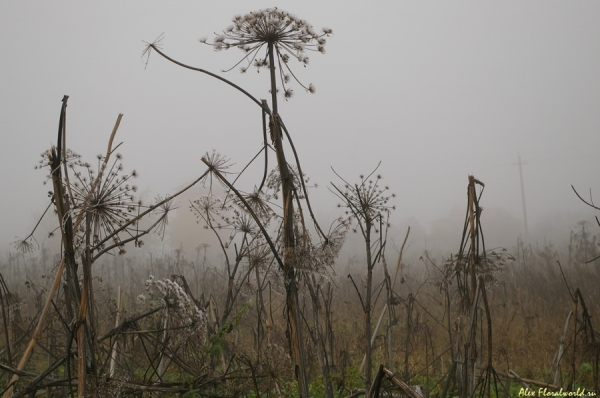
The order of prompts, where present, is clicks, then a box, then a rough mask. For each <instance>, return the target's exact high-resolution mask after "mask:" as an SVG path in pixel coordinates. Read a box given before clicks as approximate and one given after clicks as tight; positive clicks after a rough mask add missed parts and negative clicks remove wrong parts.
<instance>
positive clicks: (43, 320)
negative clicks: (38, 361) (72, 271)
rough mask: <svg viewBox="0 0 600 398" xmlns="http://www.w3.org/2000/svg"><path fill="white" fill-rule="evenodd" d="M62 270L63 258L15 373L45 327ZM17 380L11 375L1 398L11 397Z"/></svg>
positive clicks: (27, 356) (22, 365) (27, 357)
mask: <svg viewBox="0 0 600 398" xmlns="http://www.w3.org/2000/svg"><path fill="white" fill-rule="evenodd" d="M64 270H65V259H64V258H63V259H62V260H61V261H60V263H59V264H58V270H57V271H56V276H55V277H54V282H53V283H52V287H51V288H50V291H49V292H48V298H47V299H46V303H45V304H44V308H43V309H42V313H41V314H40V318H39V319H38V323H37V326H36V328H35V331H34V332H33V336H32V337H31V340H30V341H29V344H28V345H27V348H26V349H25V352H24V353H23V356H22V357H21V361H19V364H18V365H17V368H16V370H17V371H22V370H23V369H24V368H25V365H26V364H27V361H28V360H29V357H31V354H32V352H33V348H34V347H35V345H36V343H37V341H38V339H39V338H40V336H41V335H42V329H43V328H44V326H45V325H46V319H47V318H48V314H49V313H50V307H51V306H52V298H53V297H54V295H55V294H56V290H57V289H58V285H60V279H61V277H62V274H63V271H64ZM18 380H19V374H18V373H15V374H14V375H13V377H12V378H11V379H10V383H9V386H10V387H9V388H8V389H7V390H6V392H5V393H4V396H3V398H8V397H10V396H11V395H12V393H13V388H14V385H15V383H16V382H17V381H18Z"/></svg>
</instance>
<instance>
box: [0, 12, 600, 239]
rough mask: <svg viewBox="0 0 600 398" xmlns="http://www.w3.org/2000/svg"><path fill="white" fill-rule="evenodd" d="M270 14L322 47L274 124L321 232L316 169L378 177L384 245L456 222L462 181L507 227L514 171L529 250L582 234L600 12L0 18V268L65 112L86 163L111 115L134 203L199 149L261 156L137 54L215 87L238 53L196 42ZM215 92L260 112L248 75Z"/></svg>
mask: <svg viewBox="0 0 600 398" xmlns="http://www.w3.org/2000/svg"><path fill="white" fill-rule="evenodd" d="M275 5H276V6H278V7H279V8H281V9H285V10H287V11H289V12H291V13H293V14H296V15H297V16H298V17H300V18H303V19H306V20H307V21H308V22H309V23H311V24H312V25H313V26H314V27H315V28H318V29H320V28H321V27H329V28H331V29H333V31H334V35H333V36H332V37H330V38H329V39H328V42H327V46H326V50H327V53H326V54H325V55H321V54H318V53H317V54H311V55H312V56H311V62H310V65H309V66H308V67H307V68H303V67H302V66H301V65H300V64H294V63H292V64H291V66H292V68H294V71H296V72H297V76H298V77H299V79H300V80H301V81H302V82H303V83H305V84H308V83H313V84H314V85H315V86H316V89H317V91H316V93H315V94H314V95H312V94H308V93H305V92H304V90H302V88H301V87H299V86H297V85H296V86H292V87H293V88H294V89H295V90H294V91H295V95H294V97H293V98H292V99H291V100H289V101H287V102H284V101H282V104H281V105H280V113H281V115H282V117H283V119H284V121H285V123H286V125H287V126H288V128H289V129H290V131H291V133H292V134H293V137H294V140H295V145H296V147H297V149H298V151H299V154H300V157H301V159H302V161H303V169H304V171H305V172H306V173H307V174H308V175H309V176H310V177H311V181H313V182H316V183H318V184H319V188H318V189H317V190H316V191H315V193H314V194H313V197H314V198H315V199H314V200H315V207H317V208H318V210H317V213H318V214H321V215H322V216H323V217H324V218H327V217H331V215H332V214H334V213H335V211H336V208H335V205H336V203H337V199H336V198H335V197H334V196H333V194H331V193H330V192H329V191H328V189H327V185H328V184H329V183H330V182H331V181H337V178H336V177H335V175H334V174H333V172H332V170H331V167H333V168H334V169H335V170H336V171H338V172H339V173H340V174H341V175H343V176H344V177H345V178H347V179H349V180H356V179H357V177H358V175H359V174H361V173H368V172H369V171H371V170H372V169H373V168H374V167H375V166H376V165H377V164H378V162H379V161H381V162H382V164H381V166H380V170H379V171H380V172H381V174H382V175H383V176H384V181H385V183H386V184H388V185H389V186H390V189H391V190H392V191H393V192H395V193H396V194H397V198H396V202H395V204H396V206H397V211H396V214H395V216H394V217H395V220H396V222H395V223H394V224H395V226H396V227H397V228H398V232H397V233H398V234H401V233H403V230H404V228H405V225H403V224H405V223H407V222H408V221H407V220H409V219H411V218H413V220H418V222H419V223H421V224H422V225H423V226H424V228H425V229H426V230H427V229H429V228H431V225H433V223H432V222H434V221H435V220H438V219H440V218H445V217H448V216H449V214H451V213H453V212H456V211H460V213H461V214H463V211H464V208H465V206H466V187H467V176H468V175H469V174H474V175H475V177H476V178H478V179H479V180H481V181H483V182H484V183H485V184H486V188H485V192H484V195H483V197H482V205H483V206H484V208H489V209H505V210H507V211H508V212H509V213H510V217H513V218H515V219H516V220H518V221H519V223H517V225H519V226H520V222H521V219H522V210H521V194H520V188H519V170H518V167H517V166H516V165H515V164H516V162H517V155H518V154H520V155H521V157H522V159H523V161H525V162H527V163H526V165H525V166H523V172H524V179H525V193H526V200H527V209H528V217H529V224H530V230H531V231H532V233H535V232H536V231H537V232H538V233H542V234H543V233H544V228H545V227H544V226H545V225H547V220H548V219H552V218H554V219H564V220H567V221H566V224H567V225H565V226H564V228H565V234H566V235H568V233H569V230H570V228H572V227H573V226H574V225H572V220H576V219H577V218H581V217H588V219H589V220H590V221H593V218H591V214H593V213H592V212H591V211H589V210H588V209H586V208H585V206H584V205H583V204H582V203H581V202H579V201H578V199H577V198H576V197H575V195H574V194H573V192H572V190H571V187H570V186H571V184H573V185H575V186H576V187H577V188H578V189H579V190H580V191H581V192H582V193H584V194H585V195H586V196H589V191H588V190H589V188H592V193H595V195H596V199H597V200H598V202H600V185H599V184H600V179H599V177H600V173H599V171H600V168H599V166H600V158H599V154H600V134H599V131H598V130H599V127H600V50H599V49H600V23H599V21H600V2H597V1H578V2H566V1H547V0H544V1H503V2H478V1H447V2H429V1H410V2H408V1H397V0H396V1H379V2H370V3H367V2H364V1H350V0H346V1H322V0H321V1H314V0H307V1H302V2H281V3H279V4H274V3H272V2H264V1H227V2H219V1H214V2H206V1H177V2H166V1H165V2H157V1H147V0H144V1H103V2H94V3H91V2H76V1H58V0H56V1H51V2H50V1H43V2H42V1H35V2H34V1H2V2H0V129H1V137H2V145H1V146H0V178H1V181H0V182H1V185H0V186H1V187H2V188H1V190H2V195H1V196H0V198H1V199H0V201H1V204H2V207H1V210H0V226H2V228H1V229H0V250H6V249H8V248H9V245H10V243H11V242H12V241H14V240H15V237H16V236H20V237H24V236H25V235H27V233H28V232H29V230H30V229H31V228H32V227H33V226H34V225H35V222H36V221H37V217H39V215H40V214H41V212H42V211H43V209H44V208H45V206H46V204H47V201H48V198H47V192H48V191H49V190H50V186H44V185H43V184H42V183H43V181H44V180H45V176H46V174H47V172H46V171H39V170H34V166H35V165H36V164H37V162H38V160H39V155H40V153H42V152H43V151H44V150H46V149H47V148H48V147H49V146H50V145H51V144H52V143H55V140H56V133H57V122H58V117H59V111H60V106H61V99H62V97H63V95H65V94H66V95H69V96H70V99H69V106H68V116H67V118H68V127H67V128H68V137H69V142H68V143H69V146H70V147H71V148H72V149H73V150H75V151H76V152H78V153H80V154H82V155H83V156H84V158H86V159H90V160H92V159H94V157H95V155H96V154H99V153H103V152H104V151H105V150H106V143H107V140H108V137H109V134H110V132H111V130H112V127H113V124H114V122H115V120H116V118H117V115H118V114H119V113H123V114H124V118H123V121H122V124H121V127H120V129H119V132H118V135H117V142H121V141H123V145H122V146H121V147H120V148H119V151H120V152H121V153H122V154H123V156H124V166H125V168H126V169H128V170H129V169H136V170H137V171H138V172H139V174H140V177H139V180H138V182H137V183H138V185H139V186H140V188H141V190H142V192H143V193H144V195H146V196H149V197H153V196H154V195H156V194H163V195H164V194H166V193H173V192H175V190H176V189H177V188H178V187H180V186H182V185H183V184H185V183H187V182H190V181H191V180H192V179H194V178H195V177H197V176H198V175H199V174H200V173H201V172H202V171H203V170H204V167H203V164H202V163H201V162H200V157H201V156H202V155H203V154H204V153H205V152H207V151H211V150H212V149H216V150H217V151H219V152H221V153H223V154H225V155H227V156H228V157H229V158H231V159H232V160H233V161H234V162H235V163H236V166H235V167H237V169H241V167H242V166H243V165H244V164H245V162H247V161H248V160H249V159H250V158H251V157H253V156H254V155H255V154H256V152H258V151H259V149H260V146H261V143H262V136H261V124H260V123H261V122H260V113H259V112H258V110H257V107H256V105H255V104H253V103H252V102H250V101H249V100H248V99H247V98H245V97H243V96H241V95H240V94H239V93H238V92H235V91H234V90H232V89H231V88H229V87H228V86H226V85H224V84H222V83H220V82H218V81H217V80H215V79H212V78H210V77H208V76H206V75H202V74H199V73H195V72H192V71H189V70H185V69H182V68H180V67H177V66H175V65H174V64H172V63H169V62H167V61H166V60H164V59H162V58H160V57H159V56H158V55H157V54H152V56H151V57H150V60H149V63H148V65H147V67H146V60H145V59H144V58H142V57H141V55H142V51H143V49H144V42H143V41H150V42H151V41H153V40H154V39H155V38H156V37H158V36H159V35H160V34H161V33H163V32H164V39H163V41H162V48H163V50H164V51H165V52H166V53H167V54H168V55H170V56H172V57H173V58H176V59H177V60H179V61H181V62H184V63H187V64H190V65H194V66H197V67H201V68H204V69H207V70H210V71H214V72H217V73H220V72H219V71H220V70H222V69H226V68H229V67H230V66H232V65H233V64H235V63H236V62H237V60H239V58H240V55H241V53H240V52H239V51H236V50H230V51H225V52H214V51H213V49H212V48H211V47H210V46H206V45H203V44H201V43H199V42H198V39H199V38H201V37H203V36H208V37H209V38H211V37H213V36H214V32H220V31H222V30H223V29H224V28H226V27H227V26H228V25H230V24H231V18H232V17H233V16H234V15H236V14H245V13H247V12H249V11H253V10H258V9H262V8H266V7H272V6H275ZM223 76H224V77H226V78H228V79H231V80H233V81H234V82H236V83H237V84H240V85H241V86H243V87H244V88H246V89H247V90H248V91H250V92H251V93H252V94H253V95H254V96H256V97H258V98H269V93H268V81H267V75H266V74H265V73H258V74H257V73H256V71H255V70H252V69H250V70H249V71H248V73H246V74H240V73H239V72H238V71H237V70H235V71H232V72H229V73H227V74H223ZM235 167H234V169H235ZM259 179H260V176H259V175H257V176H256V183H258V181H259ZM196 193H197V194H198V195H199V194H201V191H200V190H197V191H196ZM184 207H185V206H184ZM457 209H458V210H457ZM186 214H187V213H182V215H180V217H183V216H184V215H186ZM483 222H484V226H485V228H486V229H487V230H490V229H493V228H494V226H493V225H486V224H485V219H484V221H483ZM459 229H460V227H459ZM596 229H597V228H596ZM400 231H401V232H400ZM46 232H47V231H41V232H40V236H39V237H38V240H43V235H44V234H45V233H46ZM459 233H460V231H457V235H458V234H459ZM521 233H522V230H515V231H514V235H515V241H516V236H518V235H519V234H521ZM459 238H460V237H459Z"/></svg>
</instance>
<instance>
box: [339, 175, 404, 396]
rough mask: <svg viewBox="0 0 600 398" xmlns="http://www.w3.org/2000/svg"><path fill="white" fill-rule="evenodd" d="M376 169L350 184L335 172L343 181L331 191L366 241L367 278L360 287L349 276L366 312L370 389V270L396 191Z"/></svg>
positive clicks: (376, 258)
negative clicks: (385, 183)
mask: <svg viewBox="0 0 600 398" xmlns="http://www.w3.org/2000/svg"><path fill="white" fill-rule="evenodd" d="M377 168H379V165H378V166H377ZM377 168H375V170H373V172H371V174H369V175H367V176H366V177H365V176H364V175H361V176H360V182H358V183H355V184H352V183H350V182H348V181H346V180H344V179H343V178H342V177H340V176H339V175H338V177H339V178H340V179H341V180H342V182H343V184H342V185H335V184H332V187H333V189H332V192H333V193H334V194H336V195H337V196H338V197H339V198H340V199H341V201H342V202H341V203H340V204H339V205H338V206H339V207H340V208H342V209H345V216H344V217H343V218H342V220H341V223H342V224H344V225H346V226H349V227H350V228H352V230H353V231H354V232H359V231H360V233H361V235H362V238H363V240H364V242H365V254H366V268H367V278H366V280H365V282H364V286H363V287H362V289H361V288H359V287H358V286H357V285H356V283H355V282H354V279H353V278H352V276H351V275H349V278H350V279H351V281H352V283H353V285H354V288H355V290H356V293H357V295H358V297H359V300H360V304H361V307H362V309H363V312H364V314H365V324H364V326H365V347H366V350H365V366H366V377H365V387H366V389H369V388H370V385H371V379H372V371H373V369H372V346H371V335H372V328H371V318H372V311H373V306H374V304H373V269H374V268H375V265H376V264H377V263H379V262H380V261H381V260H382V259H383V257H384V253H385V245H386V239H387V230H388V228H389V226H390V225H389V217H390V213H391V212H392V210H395V206H394V205H391V204H390V203H389V201H390V199H392V198H394V197H395V194H393V193H390V191H389V188H388V187H387V186H383V187H382V186H381V180H382V179H383V177H382V176H381V175H380V174H375V173H376V171H377ZM336 174H337V173H336Z"/></svg>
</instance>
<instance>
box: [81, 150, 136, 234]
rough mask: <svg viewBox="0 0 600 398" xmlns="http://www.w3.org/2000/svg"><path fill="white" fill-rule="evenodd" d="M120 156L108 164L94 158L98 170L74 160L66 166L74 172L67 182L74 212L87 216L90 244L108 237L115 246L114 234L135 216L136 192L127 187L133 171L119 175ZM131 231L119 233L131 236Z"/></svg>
mask: <svg viewBox="0 0 600 398" xmlns="http://www.w3.org/2000/svg"><path fill="white" fill-rule="evenodd" d="M121 161H122V156H121V155H120V154H117V155H116V156H115V161H114V162H113V163H112V165H106V164H105V163H104V157H103V156H102V155H98V167H97V169H94V168H93V167H92V166H91V165H90V164H89V163H86V162H82V161H81V160H76V161H74V162H72V163H70V164H69V167H70V168H71V169H72V170H73V172H74V174H73V175H74V179H73V181H72V182H71V190H72V192H73V203H74V207H73V208H74V211H75V212H80V211H85V212H87V214H88V215H89V216H91V227H92V236H93V239H92V243H93V244H94V245H96V244H97V243H99V242H101V241H103V240H104V239H105V238H106V237H110V238H111V239H112V240H113V241H114V242H115V243H117V244H118V243H119V242H120V241H121V238H120V237H119V235H118V234H114V231H115V230H117V229H119V228H120V227H121V226H123V225H125V224H126V223H127V222H129V221H130V220H131V219H133V218H134V217H135V216H136V213H137V211H138V210H139V206H138V202H137V201H136V200H135V198H134V196H133V193H134V192H135V191H136V190H137V187H136V186H135V185H130V181H131V179H132V178H135V176H137V172H135V171H133V172H132V173H131V174H124V173H123V164H122V162H121ZM99 174H101V178H102V180H101V181H100V182H99V183H98V184H96V186H93V184H94V180H95V179H96V177H97V176H98V175H99ZM133 232H134V230H129V229H126V230H125V231H123V233H125V234H127V235H129V236H132V234H133Z"/></svg>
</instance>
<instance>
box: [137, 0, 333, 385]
mask: <svg viewBox="0 0 600 398" xmlns="http://www.w3.org/2000/svg"><path fill="white" fill-rule="evenodd" d="M331 33H332V31H331V29H323V30H322V32H320V33H317V32H316V31H315V30H314V29H313V28H312V26H311V25H310V24H308V23H307V22H306V21H304V20H301V19H299V18H297V17H295V16H293V15H292V14H290V13H287V12H285V11H282V10H279V9H277V8H269V9H264V10H259V11H256V12H251V13H248V14H246V15H244V16H236V17H235V18H234V19H233V25H231V26H229V27H228V28H226V29H225V30H224V31H223V33H222V34H219V35H217V37H216V38H215V39H214V41H213V42H212V43H208V42H207V40H205V39H202V40H201V42H204V43H206V44H211V45H212V46H213V47H214V48H215V50H226V49H230V48H233V47H236V48H239V49H241V50H242V51H243V52H244V54H245V55H244V56H243V57H242V59H241V60H240V61H239V62H237V63H236V64H235V65H234V66H233V67H232V68H230V69H228V70H232V69H233V68H235V67H237V66H239V65H243V66H242V72H245V71H246V70H247V69H248V67H250V66H252V65H254V66H255V67H256V68H257V69H258V70H259V71H260V69H262V68H266V69H268V71H269V78H270V92H271V109H269V106H268V103H267V101H266V100H260V101H259V100H258V99H256V98H255V97H253V96H252V95H251V94H250V93H248V92H247V91H245V90H244V89H242V88H241V87H239V86H237V85H236V84H234V83H232V82H230V81H228V80H226V79H224V78H222V77H220V76H217V75H215V74H213V73H211V72H208V71H206V70H203V69H200V68H195V67H191V66H188V65H185V64H182V63H181V62H178V61H176V60H174V59H172V58H170V57H168V56H167V55H166V54H164V53H163V52H162V51H161V49H160V48H159V46H158V44H159V43H158V42H154V43H148V46H147V47H146V50H145V51H144V55H147V56H149V55H150V52H151V50H154V51H156V52H157V53H159V54H160V55H161V56H163V57H165V58H166V59H168V60H170V61H171V62H173V63H176V64H177V65H179V66H182V67H185V68H187V69H191V70H195V71H198V72H201V73H205V74H208V75H210V76H212V77H215V78H217V79H219V80H221V81H223V82H225V83H227V84H228V85H230V86H232V87H234V88H236V89H237V90H239V91H240V92H241V93H243V94H244V95H246V96H247V97H249V98H250V99H251V100H252V101H253V102H254V103H255V104H257V105H258V106H259V107H260V109H261V114H262V122H263V123H262V127H263V141H264V143H263V147H262V149H261V151H260V152H264V159H265V161H264V174H263V178H262V181H261V183H260V184H259V185H258V188H257V189H255V191H256V192H257V193H256V194H254V195H253V194H250V195H248V194H244V193H243V192H241V191H240V190H238V189H237V188H236V187H235V186H234V183H235V181H237V179H236V180H234V182H233V183H232V182H230V181H229V180H228V178H227V177H226V175H225V172H226V167H224V164H222V163H220V162H219V159H220V158H219V157H218V156H216V155H215V154H214V153H213V154H212V155H207V156H205V157H203V158H202V161H203V162H204V163H205V164H206V165H207V166H208V167H209V171H210V173H211V179H212V178H213V177H214V178H216V179H217V180H218V181H219V182H220V183H222V184H223V185H225V187H226V189H227V190H228V191H229V193H230V194H231V195H232V196H234V197H235V199H236V201H238V202H240V203H241V204H242V205H243V208H244V210H245V211H246V212H247V213H248V214H249V215H250V216H251V217H252V218H253V219H254V221H255V222H256V225H257V227H258V229H259V230H260V234H262V237H263V238H264V240H265V241H266V244H267V245H268V246H269V248H270V250H271V252H272V254H273V256H274V259H275V262H276V263H277V264H278V265H279V268H280V270H281V273H282V275H283V279H284V285H285V290H286V309H287V315H288V316H287V321H288V322H287V327H288V332H287V335H288V336H289V344H290V349H291V351H292V354H293V355H292V357H293V360H294V363H295V366H296V371H297V372H296V374H297V375H298V381H299V387H300V395H301V396H303V397H304V396H308V378H307V374H306V366H305V361H304V355H305V354H304V347H303V338H302V335H301V334H302V318H301V315H300V310H299V302H298V282H299V273H297V272H296V268H295V267H296V264H297V263H298V259H297V257H298V256H297V255H298V254H300V253H308V252H309V251H307V248H309V247H310V246H311V245H312V243H311V242H310V239H309V237H310V234H309V233H308V232H307V228H306V225H305V222H304V213H303V209H302V203H301V200H303V201H304V204H305V205H306V208H307V209H308V212H309V214H310V217H311V218H312V220H313V223H314V227H315V229H316V231H317V233H318V235H319V237H320V239H321V240H322V241H323V245H329V244H331V247H332V248H334V250H333V251H335V248H336V247H338V246H339V245H337V244H334V243H335V242H330V240H329V238H328V237H327V236H326V235H325V233H323V231H322V230H321V228H320V227H319V225H318V223H317V222H316V219H315V217H314V214H313V211H312V209H311V205H310V202H309V200H308V194H307V188H306V185H305V183H304V178H302V177H301V178H298V180H299V182H300V185H299V186H296V184H295V181H294V177H293V174H294V173H293V172H292V171H290V168H289V165H288V162H287V160H286V156H285V151H284V147H283V135H284V134H285V136H286V137H287V140H288V143H289V146H290V147H291V150H292V151H293V154H294V159H295V164H296V166H297V170H298V171H297V175H298V176H303V172H302V169H301V166H300V162H299V158H298V154H297V153H296V149H295V147H294V144H293V142H292V138H291V136H290V134H289V132H288V130H287V128H286V126H285V124H284V123H283V120H282V119H281V117H280V115H279V113H278V106H277V93H278V91H279V89H278V83H277V82H278V81H279V82H280V83H279V85H280V86H281V88H282V89H283V90H284V97H285V98H286V99H287V98H289V97H291V96H292V94H293V91H292V89H291V88H290V87H288V83H289V82H290V81H291V80H292V79H294V80H295V81H296V82H297V83H298V84H300V85H301V86H302V87H303V88H304V89H306V90H307V91H309V92H314V86H312V85H310V84H309V85H304V84H302V83H301V82H300V81H299V80H298V78H297V77H296V75H295V74H294V73H293V72H292V69H291V67H290V64H289V62H290V59H291V58H296V59H297V60H298V61H299V62H300V63H302V64H303V65H304V66H306V65H308V62H309V57H308V56H307V52H309V51H316V52H321V53H323V52H325V44H326V36H328V35H330V34H331ZM267 132H269V133H270V137H271V144H272V145H269V144H268V142H267V137H268V134H267ZM271 149H273V150H274V151H275V156H276V159H277V164H278V174H279V177H280V180H281V184H280V185H281V188H280V192H281V196H280V198H281V205H280V208H279V209H278V210H277V212H278V213H280V214H281V216H280V220H281V224H280V226H279V227H277V233H276V235H275V236H274V237H273V236H272V234H271V233H270V232H272V231H268V230H267V229H268V228H269V226H268V225H264V223H263V222H264V218H263V220H261V216H263V215H264V214H259V213H260V209H261V205H259V206H258V207H257V206H256V205H257V204H256V200H259V201H260V199H261V193H260V192H262V191H263V188H265V182H266V179H267V174H268V173H267V170H268V154H269V151H270V150H271ZM260 152H259V153H260ZM257 156H258V155H257ZM257 156H255V157H254V158H253V159H252V160H254V159H256V157H257ZM251 162H252V161H251ZM251 162H250V163H251ZM246 168H247V166H246ZM246 168H244V170H246ZM242 172H243V171H242ZM268 188H269V187H267V189H268ZM300 193H301V194H300ZM263 195H264V193H263ZM275 195H277V196H278V197H279V194H278V193H277V192H275ZM246 199H248V200H246ZM249 201H254V203H253V205H252V206H251V205H250V202H249ZM254 209H258V211H254ZM269 221H270V220H269ZM324 251H325V252H331V250H330V248H328V249H327V250H324ZM325 257H326V256H325ZM236 258H239V256H236ZM236 264H237V261H236ZM234 268H235V267H234ZM230 286H231V281H230Z"/></svg>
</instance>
